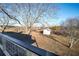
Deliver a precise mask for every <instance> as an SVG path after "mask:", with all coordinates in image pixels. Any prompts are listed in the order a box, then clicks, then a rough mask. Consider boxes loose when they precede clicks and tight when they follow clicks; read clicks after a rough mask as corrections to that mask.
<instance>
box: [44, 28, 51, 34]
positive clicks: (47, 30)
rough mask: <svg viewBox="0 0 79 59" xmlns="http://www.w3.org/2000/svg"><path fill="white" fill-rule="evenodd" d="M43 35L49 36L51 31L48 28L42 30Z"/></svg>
mask: <svg viewBox="0 0 79 59" xmlns="http://www.w3.org/2000/svg"><path fill="white" fill-rule="evenodd" d="M43 34H44V35H50V34H51V30H50V29H49V28H46V29H43Z"/></svg>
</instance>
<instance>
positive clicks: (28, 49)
mask: <svg viewBox="0 0 79 59" xmlns="http://www.w3.org/2000/svg"><path fill="white" fill-rule="evenodd" d="M0 48H1V49H2V51H3V53H4V54H5V55H7V56H57V55H56V54H54V53H52V52H49V51H46V50H43V49H41V48H38V47H35V46H32V45H29V44H26V43H24V42H22V41H20V40H18V39H15V38H12V37H10V36H7V35H5V34H2V33H0Z"/></svg>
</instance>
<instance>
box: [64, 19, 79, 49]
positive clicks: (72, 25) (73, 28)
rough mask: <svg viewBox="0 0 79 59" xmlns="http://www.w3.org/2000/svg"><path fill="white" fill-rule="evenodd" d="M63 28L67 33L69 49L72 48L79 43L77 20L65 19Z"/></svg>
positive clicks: (78, 23) (78, 24) (78, 20)
mask: <svg viewBox="0 0 79 59" xmlns="http://www.w3.org/2000/svg"><path fill="white" fill-rule="evenodd" d="M63 25H64V28H65V30H66V32H68V36H69V37H70V39H69V48H72V47H73V45H74V44H76V43H77V42H78V41H79V36H78V35H79V32H78V31H79V18H76V17H75V18H70V19H67V20H66V21H65V22H64V23H63Z"/></svg>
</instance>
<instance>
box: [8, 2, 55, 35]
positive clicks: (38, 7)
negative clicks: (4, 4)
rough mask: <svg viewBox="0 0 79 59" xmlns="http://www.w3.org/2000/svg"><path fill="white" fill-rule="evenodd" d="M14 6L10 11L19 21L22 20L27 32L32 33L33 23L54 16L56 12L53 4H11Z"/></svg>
mask: <svg viewBox="0 0 79 59" xmlns="http://www.w3.org/2000/svg"><path fill="white" fill-rule="evenodd" d="M11 6H12V8H11V11H10V12H9V13H11V14H13V15H14V16H15V17H16V18H17V19H19V21H21V23H22V26H24V29H25V32H26V33H27V34H30V32H31V30H32V26H33V24H35V23H37V22H42V20H45V19H46V17H47V19H48V18H49V17H50V18H53V17H54V15H55V14H56V13H54V11H56V10H54V9H55V7H54V5H53V4H52V6H50V4H32V3H31V4H30V3H28V4H11Z"/></svg>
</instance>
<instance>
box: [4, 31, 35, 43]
mask: <svg viewBox="0 0 79 59" xmlns="http://www.w3.org/2000/svg"><path fill="white" fill-rule="evenodd" d="M3 34H5V35H8V36H11V37H13V38H16V39H18V40H21V41H23V42H25V43H27V44H32V43H34V42H35V41H34V40H33V39H32V36H31V35H27V34H22V33H21V32H19V33H17V32H3Z"/></svg>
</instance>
